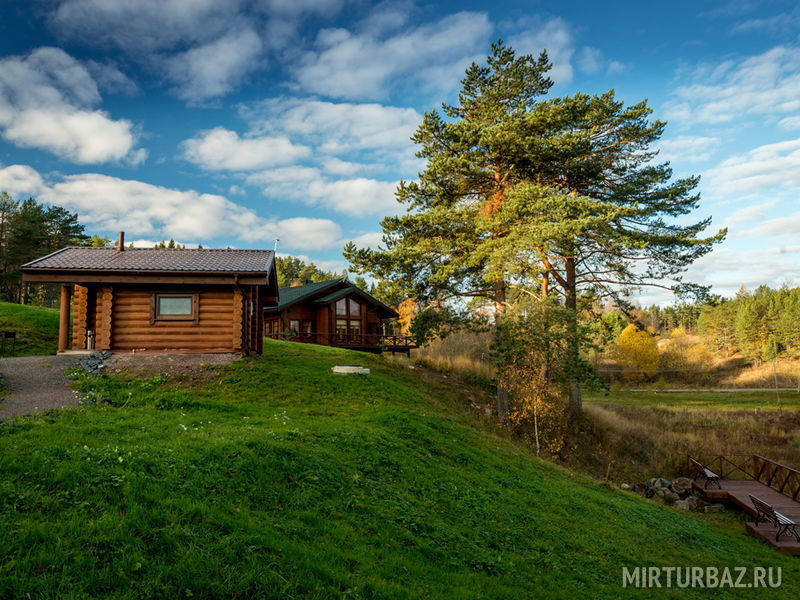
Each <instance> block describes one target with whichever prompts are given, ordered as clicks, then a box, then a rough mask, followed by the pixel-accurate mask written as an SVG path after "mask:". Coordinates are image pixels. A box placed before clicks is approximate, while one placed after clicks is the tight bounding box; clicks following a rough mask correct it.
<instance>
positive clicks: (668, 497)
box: [663, 490, 681, 504]
mask: <svg viewBox="0 0 800 600" xmlns="http://www.w3.org/2000/svg"><path fill="white" fill-rule="evenodd" d="M663 497H664V502H668V503H669V504H672V503H674V502H677V501H678V500H680V499H681V497H680V496H678V494H676V493H675V492H673V491H670V490H664V496H663Z"/></svg>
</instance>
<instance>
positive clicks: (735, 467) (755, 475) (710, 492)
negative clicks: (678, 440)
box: [693, 455, 800, 556]
mask: <svg viewBox="0 0 800 600" xmlns="http://www.w3.org/2000/svg"><path fill="white" fill-rule="evenodd" d="M743 459H744V460H743ZM700 462H702V463H703V464H704V465H705V466H706V467H707V468H709V469H711V470H712V471H714V472H716V473H718V474H719V475H721V476H722V480H721V482H720V487H721V489H717V487H716V486H715V485H714V484H712V485H711V486H709V487H705V486H704V482H702V481H695V482H694V484H693V487H694V489H695V490H696V491H697V492H700V493H701V494H703V495H704V496H705V497H706V498H707V499H708V500H713V501H723V502H728V503H730V504H733V505H735V506H736V507H737V508H739V509H741V510H743V511H744V512H746V513H747V514H749V515H751V516H752V517H754V520H753V521H752V522H748V523H746V524H745V527H746V529H747V532H748V533H749V534H751V535H753V536H755V537H757V538H759V539H761V540H763V541H765V542H767V543H768V544H771V545H772V546H774V547H775V548H776V549H777V550H778V552H781V553H782V554H792V555H796V556H800V542H798V541H797V540H796V539H795V538H794V537H793V536H791V535H788V536H787V535H782V536H781V537H780V539H779V540H777V541H776V540H775V533H776V531H777V529H776V528H775V527H774V526H773V525H772V524H771V523H764V522H763V521H762V522H760V523H759V524H758V526H756V524H755V522H754V521H755V516H756V509H755V507H754V506H753V503H752V502H751V501H750V498H749V495H750V494H752V495H753V496H756V497H757V498H760V499H761V500H763V501H764V502H766V503H767V504H770V505H772V508H773V509H774V510H775V511H776V512H779V513H781V514H782V515H783V516H785V517H787V518H789V519H791V520H792V521H794V522H795V523H800V502H798V500H797V498H798V495H800V472H798V471H797V470H795V469H792V468H791V467H787V466H785V465H781V464H780V463H776V462H774V461H771V460H769V459H766V458H764V457H761V456H758V455H747V457H742V456H735V457H731V456H718V457H715V458H712V459H710V460H708V461H707V462H703V461H700Z"/></svg>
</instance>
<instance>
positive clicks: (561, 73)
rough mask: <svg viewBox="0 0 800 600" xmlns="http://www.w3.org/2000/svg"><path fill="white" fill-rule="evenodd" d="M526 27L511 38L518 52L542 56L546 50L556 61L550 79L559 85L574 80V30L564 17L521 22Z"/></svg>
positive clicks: (512, 44)
mask: <svg viewBox="0 0 800 600" xmlns="http://www.w3.org/2000/svg"><path fill="white" fill-rule="evenodd" d="M521 25H522V26H523V27H524V30H523V31H521V32H520V33H517V34H515V35H512V36H511V37H510V38H509V40H508V41H509V45H510V46H511V47H512V48H514V50H515V51H516V53H517V54H533V55H534V56H538V55H539V53H540V52H541V51H542V50H547V55H548V57H549V58H550V61H551V62H552V63H553V68H552V69H551V70H550V73H549V75H550V78H551V79H552V80H553V81H554V82H555V83H556V84H559V85H565V84H567V83H569V82H571V81H572V77H573V69H572V55H573V54H574V53H575V46H574V40H573V37H572V29H571V28H570V26H569V25H568V24H567V22H566V21H564V19H562V18H560V17H553V18H550V19H540V18H533V19H525V20H523V21H522V22H521Z"/></svg>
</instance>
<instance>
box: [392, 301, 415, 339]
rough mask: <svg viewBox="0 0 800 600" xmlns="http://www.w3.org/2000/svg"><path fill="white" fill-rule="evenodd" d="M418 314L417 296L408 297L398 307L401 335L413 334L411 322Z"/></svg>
mask: <svg viewBox="0 0 800 600" xmlns="http://www.w3.org/2000/svg"><path fill="white" fill-rule="evenodd" d="M416 314H417V301H416V299H415V298H406V299H405V300H403V301H402V302H401V303H400V305H399V306H398V307H397V315H398V316H397V322H398V323H399V324H400V335H410V334H411V322H412V321H413V320H414V315H416Z"/></svg>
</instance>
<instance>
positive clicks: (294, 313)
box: [264, 279, 414, 353]
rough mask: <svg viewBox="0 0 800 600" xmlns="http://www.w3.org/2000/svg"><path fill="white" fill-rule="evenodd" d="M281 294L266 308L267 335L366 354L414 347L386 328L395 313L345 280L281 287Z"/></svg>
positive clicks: (406, 350) (404, 350) (265, 325)
mask: <svg viewBox="0 0 800 600" xmlns="http://www.w3.org/2000/svg"><path fill="white" fill-rule="evenodd" d="M279 298H280V299H279V302H278V305H277V306H276V307H273V308H266V309H265V314H264V330H265V332H266V334H265V335H266V336H267V337H271V338H274V339H290V340H293V341H296V342H308V343H313V344H323V345H326V346H343V347H347V348H351V349H353V350H362V351H367V352H381V351H383V350H389V351H391V352H404V353H408V351H409V350H410V349H411V348H413V347H414V346H413V345H412V344H411V342H410V341H409V340H407V339H404V338H400V337H398V336H393V335H388V332H387V331H386V328H385V327H384V325H385V324H386V322H387V321H388V320H390V319H396V318H397V312H396V311H395V310H394V309H392V308H390V307H388V306H386V305H385V304H383V303H382V302H380V301H379V300H377V299H376V298H374V297H372V296H370V295H369V294H368V293H367V292H365V291H364V290H361V289H359V288H358V287H356V286H355V285H353V284H352V283H351V282H349V281H348V280H346V279H334V280H331V281H321V282H317V283H314V282H312V281H307V282H306V283H305V285H298V286H293V287H288V288H281V289H280V291H279Z"/></svg>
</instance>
